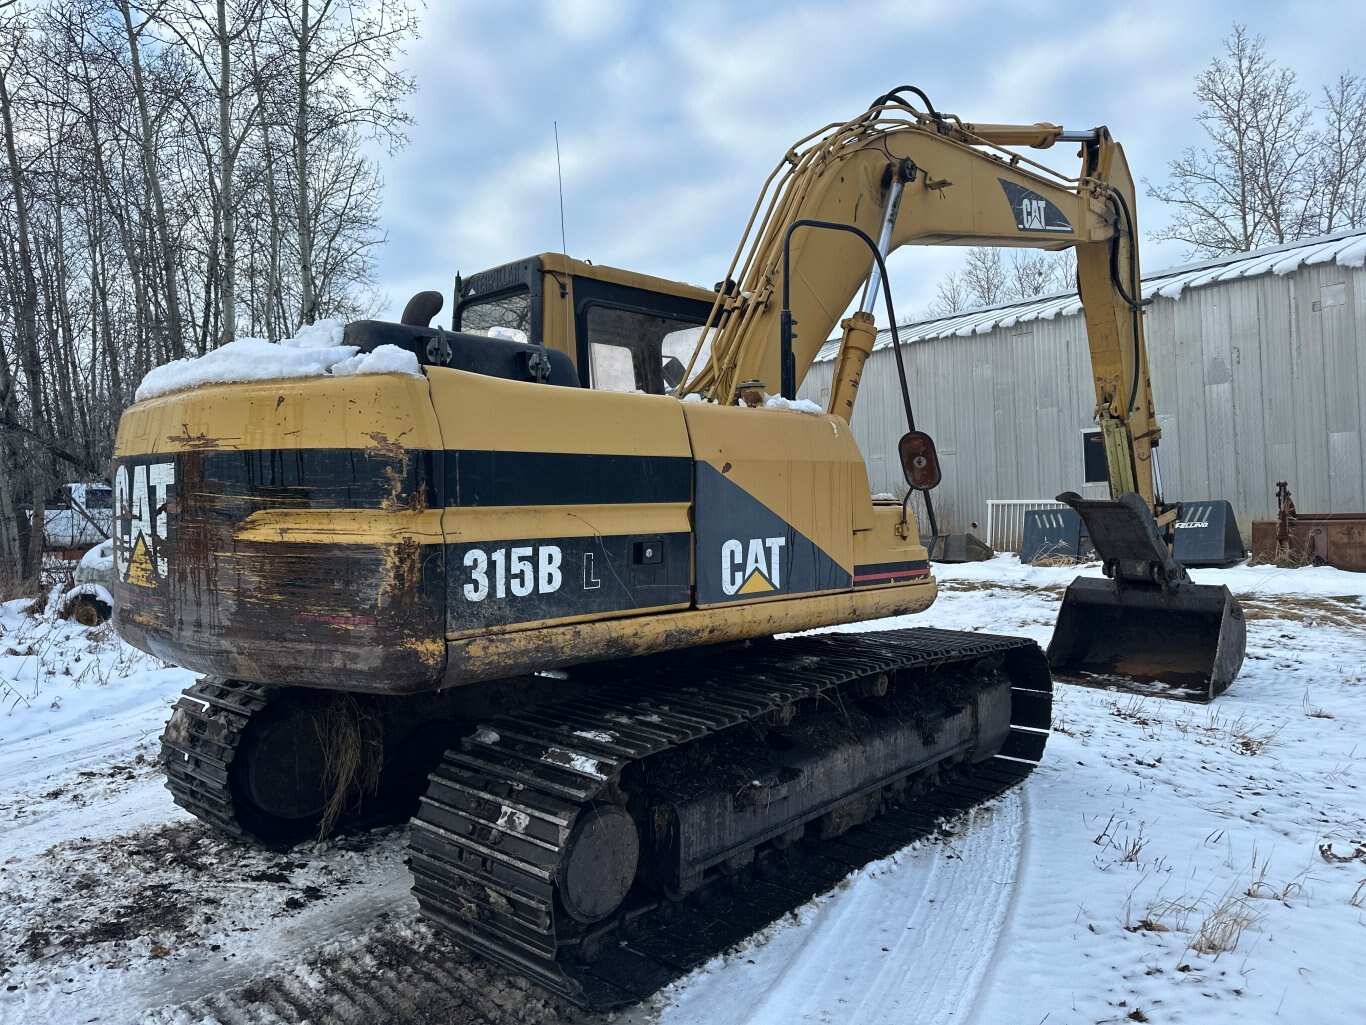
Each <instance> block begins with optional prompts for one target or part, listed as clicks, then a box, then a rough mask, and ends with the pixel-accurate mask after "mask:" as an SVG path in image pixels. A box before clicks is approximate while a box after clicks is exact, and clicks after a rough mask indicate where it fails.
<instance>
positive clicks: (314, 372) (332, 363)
mask: <svg viewBox="0 0 1366 1025" xmlns="http://www.w3.org/2000/svg"><path fill="white" fill-rule="evenodd" d="M345 327H346V325H345V324H344V323H342V322H341V321H340V320H320V321H318V322H317V323H316V324H304V325H301V326H300V328H299V330H298V332H297V333H296V334H295V336H294V337H293V338H285V339H283V340H281V341H279V342H269V341H266V340H265V339H263V338H239V339H238V340H237V341H235V342H229V343H228V344H227V345H224V346H222V347H221V348H218V349H214V350H212V351H210V352H206V353H205V354H204V355H203V356H195V357H190V358H188V359H179V360H175V361H174V362H172V363H167V364H165V365H164V366H159V367H155V368H154V369H152V370H151V371H150V372H149V373H148V374H147V376H146V377H144V378H143V379H142V383H141V384H140V385H138V390H137V396H136V397H137V400H138V401H139V402H141V401H142V400H144V399H150V398H155V397H156V396H158V395H166V394H168V393H170V392H176V391H184V390H186V389H189V388H195V387H198V386H199V385H203V384H231V383H239V382H244V381H271V380H278V379H281V378H297V377H319V376H324V375H327V374H331V375H333V376H337V377H340V376H344V375H351V374H411V375H412V376H414V377H420V376H422V368H421V367H420V366H419V365H418V362H417V357H416V356H414V355H413V354H412V353H411V352H408V351H406V350H404V349H400V348H399V347H398V346H396V345H381V346H378V347H376V348H375V350H374V351H373V352H367V353H362V352H361V351H360V349H359V348H357V347H356V346H354V345H342V344H341V339H342V331H343V330H344V329H345Z"/></svg>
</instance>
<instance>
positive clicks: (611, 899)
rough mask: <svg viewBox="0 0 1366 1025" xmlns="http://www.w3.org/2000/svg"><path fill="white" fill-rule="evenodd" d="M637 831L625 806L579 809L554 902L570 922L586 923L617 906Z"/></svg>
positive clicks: (636, 852) (635, 851)
mask: <svg viewBox="0 0 1366 1025" xmlns="http://www.w3.org/2000/svg"><path fill="white" fill-rule="evenodd" d="M639 862H640V833H639V831H638V830H637V829H636V824H635V821H634V820H633V819H632V818H631V815H630V813H629V812H627V811H626V809H625V808H622V807H620V806H619V805H615V804H598V805H591V806H589V807H587V808H585V809H584V810H583V811H582V812H580V814H579V818H578V822H576V823H575V825H574V830H573V832H572V833H571V834H570V837H569V842H568V844H567V846H566V848H565V852H564V855H563V857H562V859H561V861H560V865H559V871H558V879H557V881H558V883H559V894H560V902H561V903H562V904H563V905H564V909H565V911H567V912H568V913H569V916H570V917H571V918H573V919H574V920H575V921H576V922H581V923H583V924H585V925H590V924H592V923H593V922H599V921H601V920H602V919H604V918H606V917H607V916H608V915H610V914H611V913H612V912H613V911H615V910H616V909H617V908H619V907H620V906H621V902H622V901H623V900H625V899H626V894H627V892H628V891H629V890H630V889H631V884H632V883H633V882H635V878H636V866H637V864H639Z"/></svg>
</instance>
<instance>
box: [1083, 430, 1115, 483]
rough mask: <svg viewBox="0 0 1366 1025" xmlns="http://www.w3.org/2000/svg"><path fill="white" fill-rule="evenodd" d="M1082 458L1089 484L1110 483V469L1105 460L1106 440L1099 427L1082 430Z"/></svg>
mask: <svg viewBox="0 0 1366 1025" xmlns="http://www.w3.org/2000/svg"><path fill="white" fill-rule="evenodd" d="M1081 459H1082V466H1083V468H1084V470H1085V480H1086V483H1087V484H1107V483H1109V480H1110V471H1109V467H1108V466H1107V465H1106V462H1105V440H1104V438H1103V437H1102V436H1101V433H1100V429H1099V428H1096V427H1092V428H1089V429H1087V430H1084V431H1082V432H1081Z"/></svg>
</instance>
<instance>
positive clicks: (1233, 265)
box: [816, 229, 1366, 362]
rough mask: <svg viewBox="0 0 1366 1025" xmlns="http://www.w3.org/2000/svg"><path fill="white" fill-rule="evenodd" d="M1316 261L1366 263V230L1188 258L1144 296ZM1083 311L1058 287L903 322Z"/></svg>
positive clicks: (982, 327)
mask: <svg viewBox="0 0 1366 1025" xmlns="http://www.w3.org/2000/svg"><path fill="white" fill-rule="evenodd" d="M1317 263H1336V264H1338V265H1339V266H1342V267H1363V266H1366V230H1362V229H1357V230H1353V231H1342V232H1338V233H1337V234H1334V235H1321V236H1319V237H1318V238H1311V239H1305V240H1304V241H1302V242H1292V243H1290V244H1289V245H1284V246H1275V247H1274V248H1271V249H1258V250H1257V251H1256V252H1252V253H1235V254H1234V255H1232V256H1221V257H1219V258H1218V259H1214V260H1203V261H1201V262H1200V263H1188V264H1183V265H1182V266H1180V267H1171V268H1168V269H1166V270H1160V271H1156V272H1153V273H1150V274H1146V275H1144V277H1143V297H1144V298H1145V299H1153V298H1156V297H1158V296H1161V297H1163V298H1166V299H1179V298H1180V297H1181V293H1182V292H1184V291H1185V290H1186V289H1188V288H1199V287H1201V286H1202V285H1211V284H1214V283H1215V282H1217V281H1227V280H1230V279H1232V278H1255V277H1258V276H1260V275H1262V274H1291V273H1294V272H1295V271H1296V270H1298V269H1299V268H1300V267H1301V266H1309V265H1312V264H1317ZM1080 312H1081V300H1080V299H1079V298H1077V293H1076V292H1057V293H1054V294H1053V295H1045V296H1040V297H1039V298H1037V299H1026V300H1022V301H1017V302H1010V303H1000V304H998V305H996V306H984V307H982V308H981V309H976V310H968V311H966V312H963V313H955V314H952V315H951V316H947V317H936V318H933V319H931V320H921V321H915V322H912V323H906V324H900V325H898V329H899V332H900V335H901V340H902V341H903V342H921V341H928V340H930V339H935V338H952V337H955V336H957V337H961V338H967V337H969V336H971V335H984V334H987V333H988V332H990V331H993V330H995V329H996V328H998V327H1013V326H1014V325H1016V324H1019V323H1022V322H1025V321H1030V320H1052V319H1053V318H1054V317H1056V316H1058V315H1059V314H1061V315H1062V316H1070V315H1072V314H1074V313H1080ZM891 340H892V337H891V333H890V332H888V331H886V330H883V331H879V332H878V335H877V341H876V342H875V343H874V344H873V348H874V349H883V348H886V347H887V346H888V345H890V344H891ZM839 347H840V339H839V338H838V337H836V338H832V339H831V340H830V341H828V342H826V343H825V344H824V345H823V346H821V349H820V352H818V353H817V354H816V361H817V362H820V361H823V360H831V359H834V358H835V357H836V356H838V355H839Z"/></svg>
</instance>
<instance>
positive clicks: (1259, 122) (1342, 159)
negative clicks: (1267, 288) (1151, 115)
mask: <svg viewBox="0 0 1366 1025" xmlns="http://www.w3.org/2000/svg"><path fill="white" fill-rule="evenodd" d="M1323 92H1324V95H1323V102H1322V103H1321V104H1320V105H1319V106H1318V107H1317V108H1316V107H1314V106H1312V105H1311V103H1310V97H1309V94H1308V93H1307V92H1305V91H1304V90H1303V89H1301V88H1300V87H1299V79H1298V77H1297V76H1296V74H1295V72H1294V71H1292V70H1290V69H1289V68H1285V67H1282V66H1280V65H1279V64H1277V63H1276V62H1275V60H1273V59H1272V57H1271V56H1270V55H1269V54H1268V53H1267V52H1266V42H1265V40H1264V39H1262V37H1261V36H1253V35H1250V34H1249V32H1248V30H1247V28H1246V26H1243V25H1236V24H1235V25H1234V26H1233V32H1232V34H1231V35H1230V36H1228V37H1227V38H1226V39H1225V40H1224V54H1223V56H1221V57H1216V58H1214V59H1213V60H1212V61H1210V64H1209V66H1208V67H1207V68H1206V69H1205V70H1204V71H1202V72H1201V73H1200V74H1199V75H1198V76H1197V77H1196V80H1195V97H1196V99H1197V100H1199V102H1200V113H1199V114H1197V115H1196V120H1197V121H1198V122H1199V124H1200V126H1201V128H1202V129H1204V132H1205V134H1206V136H1207V137H1208V143H1207V144H1206V145H1205V146H1203V147H1194V146H1191V147H1187V148H1186V149H1185V150H1183V151H1182V152H1181V154H1180V155H1179V156H1178V157H1177V158H1176V159H1175V160H1173V161H1171V163H1170V164H1169V165H1168V180H1167V181H1166V182H1165V183H1162V184H1155V183H1153V182H1145V184H1146V185H1147V189H1148V195H1149V196H1151V197H1153V198H1154V199H1158V200H1161V201H1162V202H1163V203H1166V204H1168V205H1169V206H1170V207H1171V210H1172V216H1171V220H1170V221H1169V222H1168V224H1167V225H1166V226H1165V227H1162V228H1159V229H1158V230H1157V231H1155V232H1153V233H1152V236H1151V237H1152V238H1154V239H1170V240H1174V241H1178V242H1184V243H1186V245H1187V246H1189V247H1190V248H1189V253H1190V255H1191V256H1217V255H1219V254H1222V253H1240V252H1247V251H1249V250H1252V249H1258V248H1262V247H1265V246H1272V245H1281V244H1284V243H1287V242H1294V241H1297V240H1299V239H1303V238H1309V237H1312V236H1314V235H1318V234H1322V233H1325V232H1329V231H1336V230H1341V229H1344V228H1349V227H1357V226H1360V225H1361V224H1362V223H1366V222H1363V214H1366V211H1363V209H1362V197H1363V192H1364V191H1366V189H1364V188H1363V186H1366V178H1364V177H1363V175H1364V174H1366V171H1363V160H1362V157H1363V156H1364V155H1366V153H1364V152H1363V147H1366V142H1363V136H1362V130H1363V128H1366V90H1364V89H1363V86H1362V83H1361V82H1360V80H1358V79H1356V78H1354V77H1353V76H1351V75H1343V76H1341V77H1340V78H1339V79H1338V81H1337V83H1336V84H1335V85H1334V86H1332V87H1329V88H1327V89H1325V90H1324V91H1323ZM1316 113H1317V114H1318V115H1319V116H1318V118H1317V119H1316V118H1315V114H1316Z"/></svg>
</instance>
